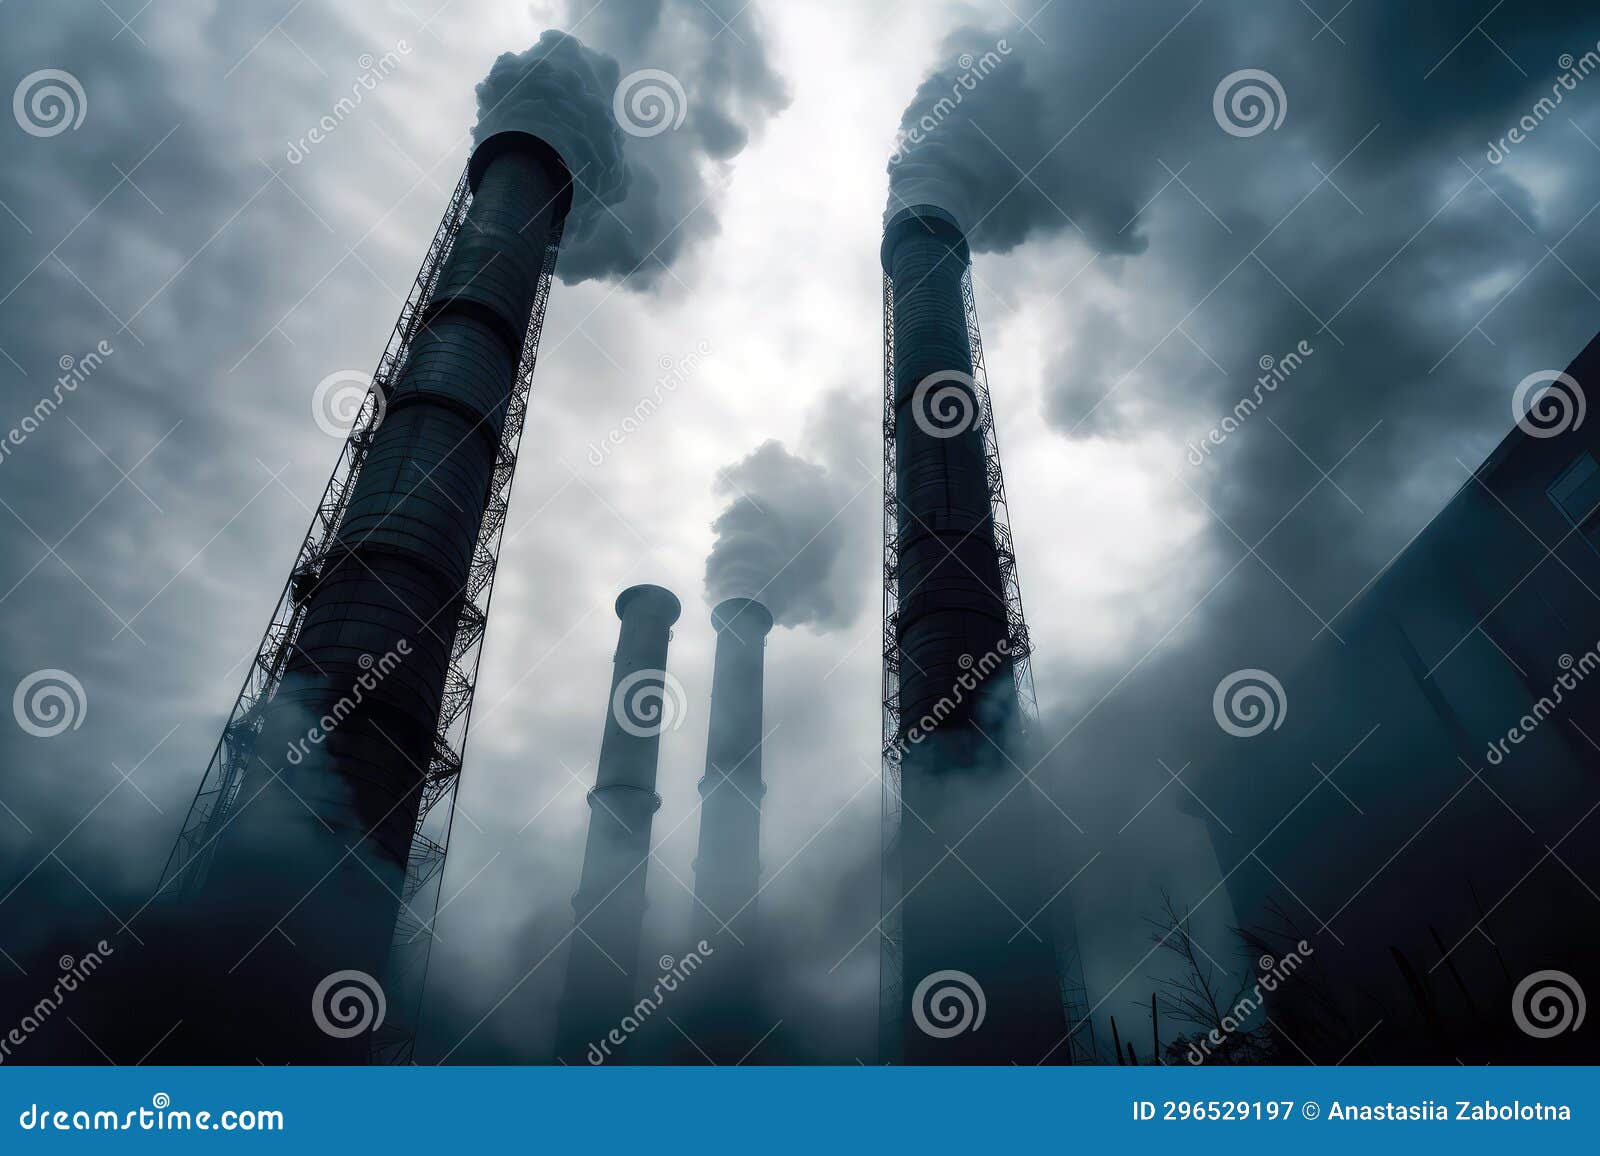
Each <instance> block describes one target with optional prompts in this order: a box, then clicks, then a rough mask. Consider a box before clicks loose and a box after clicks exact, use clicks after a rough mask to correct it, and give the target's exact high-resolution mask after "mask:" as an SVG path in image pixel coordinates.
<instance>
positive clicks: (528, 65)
mask: <svg viewBox="0 0 1600 1156" xmlns="http://www.w3.org/2000/svg"><path fill="white" fill-rule="evenodd" d="M619 76H620V73H619V72H618V70H617V62H616V61H615V60H612V59H611V58H610V57H609V56H605V55H603V54H602V53H599V52H595V51H593V50H591V49H588V48H585V47H584V46H583V44H582V43H581V42H580V41H579V40H578V38H577V37H575V36H569V35H567V34H566V33H565V32H558V31H555V30H554V29H551V30H550V31H548V32H546V33H545V34H544V35H543V36H541V37H539V42H538V43H537V44H535V45H534V46H533V47H532V48H529V49H528V50H527V51H526V52H507V53H505V54H504V55H503V56H501V57H500V58H499V59H497V60H496V61H495V62H494V67H492V68H491V69H489V75H488V76H486V77H484V78H483V80H482V81H481V82H480V83H479V85H478V88H477V93H478V123H477V124H476V125H474V126H473V129H472V141H473V144H474V145H477V144H479V143H481V142H482V141H484V140H486V139H487V138H489V137H491V136H493V135H494V134H495V133H497V132H505V131H507V130H509V129H516V130H520V131H522V132H528V133H532V134H533V135H534V136H537V137H539V138H541V139H543V140H546V141H548V142H549V143H550V144H551V145H552V146H553V147H554V148H555V150H556V151H557V152H558V153H560V154H561V159H562V160H564V161H566V163H567V168H568V169H570V170H571V172H572V211H571V212H570V213H569V214H568V215H567V228H566V234H565V237H564V241H565V242H566V244H569V245H574V246H578V247H579V248H581V247H582V245H583V243H584V241H585V240H586V239H587V238H589V237H591V236H592V235H593V234H594V230H595V226H596V225H597V224H598V223H599V221H600V218H601V217H603V216H604V215H605V213H606V211H607V207H608V206H610V205H614V204H616V203H617V202H618V201H620V200H622V199H623V198H624V197H626V196H627V195H628V177H629V174H628V166H627V164H626V163H625V162H624V161H623V159H622V129H621V128H620V127H619V126H618V125H617V122H616V119H615V118H614V117H613V116H612V114H611V94H612V92H613V91H615V89H616V87H617V81H618V78H619ZM565 252H566V248H565V245H564V247H563V253H564V254H565ZM565 265H566V262H565V261H563V268H562V272H563V273H565Z"/></svg>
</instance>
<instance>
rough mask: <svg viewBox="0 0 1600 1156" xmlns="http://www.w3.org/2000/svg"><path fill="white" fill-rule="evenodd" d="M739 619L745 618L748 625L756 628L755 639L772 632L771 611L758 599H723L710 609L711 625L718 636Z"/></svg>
mask: <svg viewBox="0 0 1600 1156" xmlns="http://www.w3.org/2000/svg"><path fill="white" fill-rule="evenodd" d="M741 617H747V618H748V621H749V622H750V624H752V625H754V626H756V627H758V630H759V632H758V634H757V637H762V638H764V637H766V635H767V634H769V633H771V631H772V626H773V621H774V620H773V617H772V611H770V610H768V609H767V607H766V604H765V603H763V602H761V601H760V600H758V599H755V598H724V599H723V600H722V601H721V602H718V603H717V604H716V605H715V606H713V607H712V608H711V625H712V626H713V627H715V628H716V631H717V633H718V634H721V633H722V632H723V631H724V630H728V629H729V628H731V627H732V625H733V623H734V621H735V620H736V619H739V618H741Z"/></svg>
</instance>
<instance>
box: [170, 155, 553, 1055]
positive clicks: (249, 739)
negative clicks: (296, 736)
mask: <svg viewBox="0 0 1600 1156" xmlns="http://www.w3.org/2000/svg"><path fill="white" fill-rule="evenodd" d="M471 204H472V191H471V189H470V187H469V185H468V180H467V173H466V171H465V170H463V172H462V174H461V178H460V180H459V181H457V183H456V187H455V192H454V193H453V194H452V195H451V198H450V204H449V207H448V208H447V209H446V210H445V214H444V217H443V219H442V220H441V221H440V222H439V227H438V229H437V230H436V231H435V233H434V235H433V240H432V242H431V243H430V244H429V246H428V252H427V255H426V256H425V257H424V258H423V261H422V267H421V268H420V269H419V270H418V272H417V276H416V280H415V281H414V282H413V284H412V287H411V292H410V295H409V296H408V297H407V299H406V302H405V304H404V305H403V306H402V307H401V310H400V316H399V319H398V320H397V321H396V322H395V326H394V330H393V332H392V333H391V334H390V336H389V341H388V344H387V345H386V346H385V347H384V351H383V355H382V356H381V357H380V358H379V360H378V367H377V369H376V370H375V371H374V372H373V375H372V384H371V387H370V389H369V390H368V392H367V396H366V398H365V400H364V401H363V403H362V406H361V409H360V412H359V413H358V414H357V416H356V419H355V421H354V423H353V424H352V425H351V428H350V433H349V436H348V437H347V438H346V439H345V443H344V448H343V449H342V450H341V451H340V454H339V460H338V462H337V463H336V464H335V465H334V468H333V473H332V476H330V477H329V479H328V484H327V487H326V488H325V489H324V490H323V493H322V498H321V500H320V501H319V502H318V503H317V508H316V510H315V512H314V513H313V515H312V519H311V526H310V528H309V529H308V530H307V531H306V535H305V538H304V540H303V541H302V542H301V544H300V549H299V552H298V553H297V554H296V555H295V561H294V566H293V567H292V568H291V570H290V573H289V578H288V580H287V581H286V582H285V583H284V586H283V590H282V592H281V593H280V594H279V596H278V602H277V606H276V607H275V609H274V610H273V613H272V618H271V620H270V622H269V623H268V624H267V629H266V631H265V633H264V634H263V635H262V638H261V644H260V646H259V647H258V648H257V650H256V654H255V657H254V659H253V660H252V662H251V664H250V668H249V671H248V672H247V673H246V675H245V680H244V685H243V687H242V688H241V689H240V691H239V696H238V698H237V699H236V700H235V702H234V705H233V709H232V711H230V712H229V715H228V721H227V724H226V725H225V726H224V727H223V729H222V735H221V737H220V738H219V739H218V740H217V745H216V748H215V750H214V751H213V752H212V755H211V761H210V763H209V764H208V766H207V767H206V773H205V775H204V777H203V778H202V779H201V782H200V787H199V789H198V790H197V791H196V792H195V797H194V801H193V803H191V805H190V808H189V814H188V817H187V818H186V819H185V820H184V824H183V828H182V830H181V832H180V833H179V835H178V840H177V843H176V844H175V845H174V847H173V849H172V853H171V855H170V856H169V857H168V859H167V864H166V867H165V869H164V870H163V871H162V876H161V886H160V888H159V889H158V891H157V894H158V895H163V894H165V895H166V896H167V897H168V898H169V899H179V900H181V899H184V898H189V897H193V896H194V895H195V894H196V893H197V892H198V891H199V890H200V888H201V887H202V886H203V885H204V882H205V879H206V875H207V873H208V870H209V868H210V865H211V861H212V859H213V857H214V856H215V853H216V841H217V838H218V836H219V835H221V834H222V832H223V831H224V829H226V827H227V826H228V824H229V822H230V820H231V819H232V817H233V816H234V815H235V814H237V813H238V811H239V810H240V809H242V808H243V807H244V806H247V805H248V804H249V802H250V800H249V799H244V800H241V799H240V798H239V794H240V786H241V782H242V780H243V775H244V771H245V769H246V767H248V766H249V763H250V760H251V759H252V758H253V757H254V752H255V741H256V739H257V737H258V736H259V734H260V732H261V725H262V721H263V717H264V714H265V708H266V706H267V705H268V704H269V703H270V702H271V701H272V698H273V695H274V694H275V693H276V692H277V690H278V687H279V685H280V683H281V681H282V677H283V672H284V669H285V667H286V666H287V664H288V662H289V659H290V656H291V654H292V653H293V651H294V647H295V644H296V640H297V639H298V637H299V633H300V628H301V625H302V624H303V621H304V617H305V608H306V599H307V597H308V595H309V594H310V593H311V592H312V591H313V590H314V589H315V588H316V585H317V582H318V580H319V579H320V578H321V576H322V573H323V570H324V568H325V567H326V566H327V564H328V562H329V560H330V558H331V557H332V553H331V548H332V547H333V546H334V545H335V539H336V535H337V533H338V530H339V527H340V524H341V523H342V521H343V520H344V516H345V512H346V509H347V507H348V504H349V500H350V496H351V494H352V493H353V492H354V490H355V484H356V480H357V478H358V477H359V475H360V473H361V467H362V464H363V463H364V461H365V460H366V455H367V451H368V449H369V448H370V447H371V444H372V435H373V432H374V430H375V429H376V428H377V425H378V423H379V422H380V421H381V420H382V417H383V409H384V400H383V399H384V398H386V397H387V396H388V390H389V387H390V384H391V383H392V382H394V381H397V380H398V379H399V378H400V375H401V373H402V372H403V370H404V368H405V364H406V359H407V357H408V356H409V354H410V351H411V349H412V346H413V344H414V342H415V340H416V338H417V336H418V335H419V334H420V333H421V332H422V331H423V329H424V328H425V326H426V320H425V306H426V304H427V302H428V301H429V300H430V299H431V298H432V296H433V292H434V289H435V287H436V285H437V282H438V279H439V274H440V272H441V270H442V269H443V268H444V265H445V262H446V260H447V259H448V258H449V256H450V250H451V247H452V245H453V244H454V242H455V239H456V236H457V234H458V233H459V232H460V230H461V226H462V223H463V221H465V219H466V215H467V210H468V208H469V207H470V206H471ZM560 244H561V226H560V225H559V224H558V225H557V226H556V227H555V228H554V229H553V230H552V232H551V235H550V237H549V239H548V241H547V243H546V246H545V255H544V266H543V270H542V273H541V276H540V279H539V285H538V291H537V295H536V296H535V299H534V306H533V312H532V314H531V317H530V320H529V324H528V331H527V334H526V337H525V339H524V342H523V346H522V354H521V360H520V363H519V366H518V370H517V375H516V379H515V382H514V384H513V386H512V391H511V397H510V400H509V403H508V406H507V410H506V419H505V425H504V428H503V431H502V434H501V438H500V444H499V449H498V453H497V456H496V458H495V464H494V470H493V474H492V477H491V481H490V486H489V495H488V501H487V503H486V506H485V510H484V515H483V523H482V526H481V527H480V530H479V534H478V540H477V545H476V547H475V548H474V551H473V558H472V566H471V569H470V571H469V574H468V578H467V582H466V586H465V587H464V589H463V590H462V591H461V595H462V600H461V609H460V611H459V614H458V616H457V620H456V628H455V633H454V636H453V638H452V641H451V646H450V664H449V669H448V671H447V673H446V677H445V686H444V693H443V696H442V698H441V700H440V706H439V715H438V718H437V719H436V720H435V726H434V735H433V747H432V750H431V751H429V752H428V755H427V767H426V771H425V774H424V776H423V780H422V785H421V800H420V806H419V809H418V814H417V824H416V829H415V832H414V834H413V837H412V843H411V851H410V855H409V857H408V860H407V863H406V874H405V880H404V883H403V885H402V888H401V894H400V914H399V917H398V920H397V922H396V926H395V933H394V943H393V947H392V950H391V953H390V959H389V965H388V971H387V974H386V976H385V977H384V980H383V989H384V992H385V995H386V999H387V1004H388V1014H387V1016H386V1018H385V1020H384V1023H383V1025H382V1027H381V1028H380V1029H379V1030H378V1031H377V1032H376V1033H375V1034H374V1036H373V1040H372V1055H373V1058H374V1060H376V1061H378V1062H384V1063H409V1062H410V1061H411V1059H412V1054H413V1049H414V1046H415V1041H416V1029H417V1020H418V1014H419V1012H420V1009H421V1002H422V989H423V984H424V981H425V979H426V975H427V967H428V957H429V954H430V949H431V947H432V943H433V921H434V918H435V916H436V915H437V912H438V904H439V888H440V884H441V883H442V881H443V876H444V862H445V853H446V851H447V849H448V847H449V842H450V829H451V825H452V821H453V819H454V817H455V797H456V787H457V785H458V783H459V782H460V775H461V766H462V761H463V759H464V757H465V754H466V743H467V735H468V732H469V728H470V724H471V716H472V701H473V692H474V690H475V688H476V686H477V679H478V664H479V661H480V659H481V657H482V652H483V638H484V632H485V629H486V627H487V625H488V617H489V604H490V599H491V596H492V594H493V590H494V578H495V571H496V568H497V566H498V563H499V557H500V543H501V540H502V538H503V536H504V533H505V525H506V515H507V512H508V509H509V501H510V496H511V482H512V476H513V474H514V472H515V470H516V463H517V448H518V446H519V444H520V443H521V440H522V429H523V423H524V420H525V418H526V416H527V408H528V395H529V391H530V389H531V388H532V385H533V370H534V361H535V359H536V358H537V356H538V352H539V336H540V333H541V331H542V330H543V327H544V316H545V308H546V306H547V304H548V303H549V299H550V284H551V278H552V276H553V274H554V271H555V263H556V257H557V255H558V254H559V252H560ZM419 761H420V760H419Z"/></svg>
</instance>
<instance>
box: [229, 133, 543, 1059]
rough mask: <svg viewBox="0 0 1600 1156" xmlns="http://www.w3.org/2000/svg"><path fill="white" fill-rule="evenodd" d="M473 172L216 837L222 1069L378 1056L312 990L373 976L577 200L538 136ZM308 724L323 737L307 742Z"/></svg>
mask: <svg viewBox="0 0 1600 1156" xmlns="http://www.w3.org/2000/svg"><path fill="white" fill-rule="evenodd" d="M468 172H469V180H470V182H471V186H472V190H473V200H472V204H471V207H470V209H469V211H468V213H467V217H466V221H465V223H464V224H463V226H462V228H461V229H460V231H459V233H458V234H457V236H456V239H455V243H454V247H453V249H452V251H451V253H450V256H449V258H448V260H447V261H446V263H445V265H444V267H443V268H442V270H441V272H440V274H439V278H438V281H437V283H436V287H435V290H434V292H433V294H432V296H431V298H430V299H429V300H428V301H427V303H426V306H425V324H424V326H423V327H422V329H421V331H420V332H419V333H418V335H417V337H416V339H415V341H414V342H413V344H412V346H411V350H410V354H409V356H408V358H407V359H406V362H405V364H404V366H403V368H402V369H401V370H400V371H399V372H398V374H397V376H396V377H395V379H394V380H393V383H392V385H391V386H390V388H389V391H388V397H387V399H386V400H387V412H386V414H385V416H384V418H383V420H382V422H381V424H379V425H378V427H377V428H376V430H375V431H374V432H373V433H372V434H371V444H370V448H369V450H368V453H367V455H366V459H365V462H364V464H363V466H362V468H361V471H360V473H359V475H357V478H356V482H355V490H354V493H353V494H352V496H351V499H350V503H349V507H348V510H347V511H346V513H345V515H344V518H343V521H342V522H341V523H340V525H339V527H338V531H337V533H336V534H335V535H334V536H333V538H332V543H331V546H330V547H329V550H328V553H327V555H326V557H325V560H324V561H323V564H322V567H321V574H320V578H318V579H317V580H316V582H315V585H314V586H313V587H311V588H309V589H306V590H305V591H304V592H303V594H302V595H301V597H302V599H303V602H304V607H305V609H304V619H303V622H304V624H303V626H302V627H301V629H300V632H299V635H298V637H297V638H296V639H295V643H294V645H293V646H292V648H290V649H289V651H288V652H287V660H286V665H285V668H284V672H283V681H282V684H281V686H280V688H279V689H278V692H277V694H276V695H275V696H274V697H273V698H272V699H271V701H270V702H269V703H267V705H266V706H265V707H264V719H263V721H262V726H261V732H260V737H259V739H258V740H257V741H256V745H255V750H254V755H255V757H254V759H253V762H252V764H251V766H250V767H249V768H248V770H247V771H246V773H245V775H244V777H243V780H242V783H241V786H240V790H239V796H238V798H239V804H238V806H237V807H236V808H235V809H234V810H233V811H232V814H231V817H230V820H229V823H228V827H227V829H226V830H225V832H224V833H223V835H222V837H221V838H220V839H219V841H218V851H217V857H216V860H215V863H214V865H213V868H212V872H211V876H210V880H209V884H208V888H207V891H208V895H207V897H206V899H205V900H204V901H203V907H204V908H205V910H206V921H207V926H208V929H209V930H213V931H217V932H220V933H221V935H220V941H221V943H222V945H223V946H222V947H221V948H220V951H221V953H222V954H223V955H226V956H227V958H224V959H219V960H218V961H217V962H218V970H219V972H225V973H227V974H228V975H230V976H232V977H233V978H235V979H237V980H239V984H237V985H235V986H237V987H241V988H243V989H244V990H245V992H246V993H247V996H248V998H244V999H236V1000H233V1001H231V1002H232V1004H233V1006H234V1014H235V1015H237V1016H238V1017H239V1018H240V1020H241V1021H243V1022H242V1023H241V1024H240V1026H239V1028H238V1030H236V1031H232V1032H227V1031H222V1032H218V1033H216V1034H217V1036H218V1042H217V1043H216V1045H215V1046H216V1047H218V1048H220V1049H221V1050H220V1051H219V1052H218V1053H217V1054H214V1055H210V1056H208V1058H210V1059H212V1060H221V1059H223V1058H224V1057H225V1056H242V1057H243V1058H244V1059H246V1060H252V1059H254V1058H257V1057H260V1058H263V1059H273V1058H279V1059H293V1060H296V1061H300V1060H310V1059H319V1058H320V1059H351V1058H359V1056H360V1054H361V1052H362V1050H363V1049H364V1048H365V1046H366V1045H365V1041H364V1040H363V1039H361V1038H359V1037H358V1038H355V1039H341V1038H336V1036H334V1035H330V1034H329V1033H328V1032H327V1031H326V1030H325V1029H323V1028H322V1027H321V1026H320V1024H319V1023H318V1022H316V1021H315V1019H314V1017H313V1016H312V1015H311V1014H310V1009H311V1006H312V993H313V990H314V989H315V988H316V987H317V985H318V983H319V982H321V981H322V980H324V979H325V978H326V977H328V976H329V975H331V974H332V973H335V972H341V971H356V972H362V973H366V974H367V975H369V976H374V977H376V976H379V975H381V974H382V971H383V964H384V960H385V957H386V955H387V953H388V948H389V943H390V938H391V935H392V934H393V931H394V927H395V919H396V914H397V911H398V910H399V903H400V899H399V896H400V894H401V890H402V881H403V878H404V874H405V866H406V859H407V854H408V851H409V849H410V846H411V841H412V832H413V829H414V827H415V823H416V818H417V813H418V804H419V798H420V791H421V787H422V781H423V775H424V768H426V767H427V765H428V763H429V760H430V757H431V752H432V750H433V744H434V730H435V724H436V720H437V719H438V717H439V709H440V703H441V699H442V697H443V695H444V693H445V686H446V669H447V666H448V663H449V659H450V653H451V646H452V643H453V641H454V639H453V636H454V633H455V624H456V621H457V617H458V614H459V612H460V608H461V604H462V600H463V598H464V596H465V593H466V585H467V578H468V573H469V570H470V568H471V566H472V563H473V555H474V551H475V549H476V548H477V546H478V535H479V530H480V527H481V525H482V521H483V513H484V508H485V505H486V503H487V501H488V497H489V493H490V487H491V484H492V480H493V477H492V475H493V470H494V466H495V460H496V455H497V453H498V449H499V443H500V434H501V427H502V425H503V423H504V421H505V417H506V409H507V405H508V402H509V399H510V396H511V392H512V388H513V384H514V381H515V378H516V374H517V369H518V361H519V358H520V356H521V352H522V344H523V339H524V336H525V334H526V332H527V328H528V323H529V317H530V314H531V311H532V309H533V306H534V299H535V293H536V290H537V289H538V286H539V283H540V279H541V271H542V268H543V264H544V260H545V250H546V246H547V244H548V242H549V240H550V237H551V235H552V230H553V229H554V228H556V227H557V226H559V225H560V224H561V222H562V221H563V219H564V217H565V214H566V212H567V208H568V206H569V204H570V202H571V178H570V176H569V174H568V171H567V168H566V165H565V164H564V163H563V162H562V159H561V157H560V156H558V155H557V154H556V152H555V150H554V149H552V148H551V147H550V146H549V145H548V144H546V143H545V142H544V141H542V140H540V139H538V138H536V137H534V136H530V135H528V134H526V133H522V132H501V133H498V134H496V135H493V136H489V137H488V138H487V139H484V140H483V141H482V143H480V144H479V145H478V146H477V148H476V150H475V151H474V152H473V155H472V160H471V163H470V165H469V170H468ZM378 674H381V677H375V675H378ZM369 684H370V685H369ZM313 728H317V729H318V730H319V731H320V732H321V733H322V735H323V737H322V738H321V740H320V741H313V742H310V743H307V742H306V739H307V736H308V734H309V733H310V732H311V731H312V729H313ZM418 918H419V920H422V919H431V914H429V915H422V916H418ZM261 1024H270V1025H271V1026H272V1029H273V1030H272V1032H271V1033H269V1034H267V1035H266V1037H265V1038H264V1037H263V1033H261V1032H259V1031H255V1030H252V1028H253V1027H259V1025H261ZM230 1040H231V1045H230V1044H229V1042H228V1041H230Z"/></svg>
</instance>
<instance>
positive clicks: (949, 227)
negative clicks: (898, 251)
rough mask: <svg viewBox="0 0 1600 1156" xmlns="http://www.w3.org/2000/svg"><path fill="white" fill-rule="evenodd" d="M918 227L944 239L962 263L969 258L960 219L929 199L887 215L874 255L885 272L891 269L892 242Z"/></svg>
mask: <svg viewBox="0 0 1600 1156" xmlns="http://www.w3.org/2000/svg"><path fill="white" fill-rule="evenodd" d="M919 229H920V230H921V231H923V232H925V233H929V234H931V235H933V236H935V237H940V238H942V239H944V240H945V241H946V242H947V243H948V244H949V245H950V248H951V249H952V250H953V251H954V252H955V253H957V254H958V255H959V256H960V258H961V260H962V262H963V263H968V262H970V261H971V260H972V253H971V250H970V249H968V247H967V235H966V232H965V230H963V229H962V228H961V222H960V221H958V220H956V217H955V214H954V213H952V212H950V210H949V209H943V208H940V207H939V206H938V205H935V204H930V203H922V204H916V205H907V206H906V207H905V208H903V209H901V210H900V211H899V212H897V213H895V214H894V215H893V216H892V217H890V218H889V220H888V221H887V222H886V223H885V224H884V226H883V244H882V245H881V246H880V247H879V249H878V259H879V261H881V262H882V264H883V271H884V272H885V273H892V272H893V270H892V267H891V261H892V259H893V256H894V250H895V248H896V246H898V245H899V244H900V242H901V241H903V240H905V239H906V237H907V236H908V235H910V234H911V233H914V232H916V231H917V230H919Z"/></svg>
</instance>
